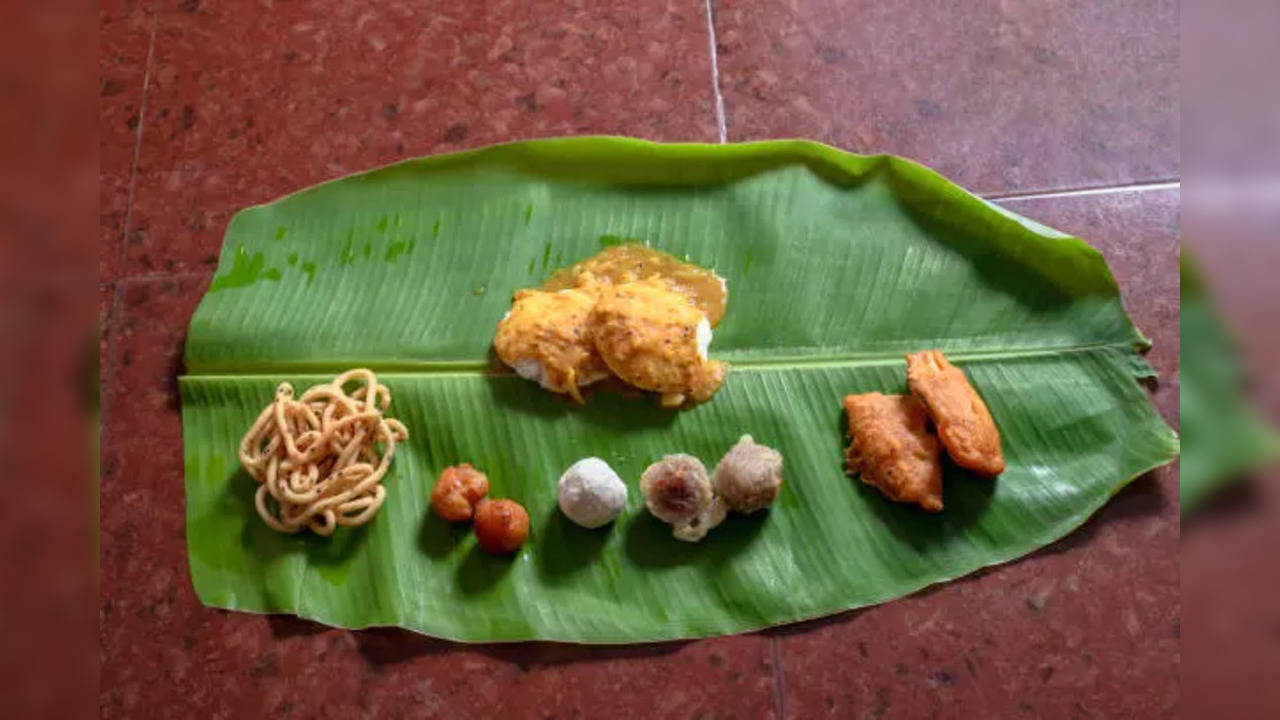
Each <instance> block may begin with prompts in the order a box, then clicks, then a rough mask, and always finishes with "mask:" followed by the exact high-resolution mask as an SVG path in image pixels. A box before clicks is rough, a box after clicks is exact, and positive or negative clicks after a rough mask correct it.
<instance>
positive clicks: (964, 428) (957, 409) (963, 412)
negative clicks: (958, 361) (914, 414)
mask: <svg viewBox="0 0 1280 720" xmlns="http://www.w3.org/2000/svg"><path fill="white" fill-rule="evenodd" d="M907 385H908V386H909V387H910V388H911V393H912V394H913V395H915V396H916V397H918V398H920V401H921V402H923V403H924V406H925V410H927V411H928V412H929V417H930V418H932V419H933V424H934V426H935V427H937V428H938V437H940V438H941V439H942V446H943V447H944V448H946V449H947V454H948V455H950V456H951V459H952V460H955V461H956V464H957V465H959V466H960V467H962V468H966V469H968V470H972V471H973V472H975V473H977V474H978V475H982V476H983V477H995V476H997V475H999V474H1000V473H1002V472H1004V455H1003V454H1002V453H1001V452H1000V431H999V430H997V429H996V422H995V420H993V419H992V418H991V411H990V410H987V404H986V403H984V402H982V398H981V397H980V396H979V395H978V393H977V391H976V390H974V389H973V386H972V385H970V384H969V379H968V378H966V377H965V374H964V371H963V370H961V369H960V368H958V367H956V366H955V365H952V364H951V363H950V362H948V361H947V358H946V356H945V355H943V354H942V351H941V350H924V351H922V352H918V353H912V354H911V355H908V356H907Z"/></svg>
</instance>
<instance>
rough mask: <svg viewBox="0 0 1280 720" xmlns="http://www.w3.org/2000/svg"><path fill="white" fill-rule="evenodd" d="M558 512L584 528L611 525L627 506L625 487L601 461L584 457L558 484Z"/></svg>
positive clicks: (615, 474)
mask: <svg viewBox="0 0 1280 720" xmlns="http://www.w3.org/2000/svg"><path fill="white" fill-rule="evenodd" d="M557 495H558V499H559V503H560V512H563V513H564V514H565V517H567V518H569V519H570V520H572V521H573V522H575V523H577V524H578V525H581V526H582V527H585V528H598V527H601V526H603V525H607V524H609V523H610V522H613V520H614V518H616V517H618V515H619V514H620V513H621V512H622V509H623V508H624V507H626V505H627V485H626V483H624V482H622V478H620V477H618V473H616V472H614V471H613V468H611V467H609V464H608V463H606V462H605V461H604V460H601V459H600V458H595V457H589V458H583V459H582V460H579V461H578V462H576V463H574V464H572V465H570V466H569V469H568V470H565V471H564V474H563V475H561V476H560V481H559V483H558V484H557Z"/></svg>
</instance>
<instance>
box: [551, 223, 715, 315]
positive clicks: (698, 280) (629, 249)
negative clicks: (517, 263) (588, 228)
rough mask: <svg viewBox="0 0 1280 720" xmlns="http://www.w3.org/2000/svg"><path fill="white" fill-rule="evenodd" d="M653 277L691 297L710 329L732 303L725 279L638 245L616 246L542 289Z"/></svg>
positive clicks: (557, 276)
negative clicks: (705, 318) (664, 281)
mask: <svg viewBox="0 0 1280 720" xmlns="http://www.w3.org/2000/svg"><path fill="white" fill-rule="evenodd" d="M654 276H657V277H660V278H662V279H663V280H666V281H667V283H668V284H669V285H670V286H671V287H672V289H674V290H675V291H676V292H679V293H680V294H682V295H684V296H685V297H687V298H689V301H690V302H692V303H693V304H694V305H695V306H696V307H697V308H698V309H699V310H701V311H702V313H703V314H704V315H706V316H707V322H709V323H710V324H711V327H715V326H717V325H719V324H720V319H721V318H722V317H724V311H725V307H726V304H727V303H728V300H729V288H728V285H727V284H726V283H725V281H724V278H722V277H720V276H719V275H716V274H715V273H713V272H711V271H710V270H707V269H706V268H701V267H698V266H697V265H694V264H692V263H687V262H683V261H681V260H679V259H678V258H675V257H673V256H671V255H668V254H667V253H664V252H662V251H660V250H654V249H653V248H650V247H646V246H644V245H641V244H639V243H627V244H623V245H615V246H613V247H610V248H607V249H605V250H602V251H600V252H598V253H596V254H595V255H592V256H591V257H589V258H587V259H586V260H583V261H582V262H580V263H577V264H575V265H573V266H571V267H568V268H565V269H563V270H559V271H557V272H556V273H555V274H553V275H552V276H551V279H550V280H547V282H546V283H544V284H543V285H542V289H543V290H552V291H554V290H564V289H566V288H580V287H582V286H583V285H584V284H589V283H599V284H604V285H621V284H623V283H629V282H635V281H636V280H643V279H645V278H651V277H654Z"/></svg>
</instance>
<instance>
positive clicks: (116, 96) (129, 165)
mask: <svg viewBox="0 0 1280 720" xmlns="http://www.w3.org/2000/svg"><path fill="white" fill-rule="evenodd" d="M98 15H99V37H100V40H99V42H100V44H101V49H100V52H99V55H98V96H99V98H98V153H99V156H98V163H99V170H98V178H99V180H98V197H99V200H98V212H99V215H100V228H101V235H100V241H99V247H98V278H99V280H101V281H103V282H111V281H113V280H115V279H116V277H118V276H119V274H120V261H121V245H120V244H121V239H122V235H123V233H124V225H125V218H126V216H127V215H128V210H129V178H130V175H131V172H132V170H133V151H134V147H135V146H136V145H137V142H136V141H137V126H138V123H139V121H140V113H141V111H142V91H143V81H144V78H145V75H146V64H147V50H148V47H149V45H150V40H151V18H150V16H149V15H147V14H146V13H145V12H143V11H142V10H141V9H140V8H139V7H137V6H136V5H134V4H133V3H122V2H106V3H103V4H102V5H100V6H99V10H98Z"/></svg>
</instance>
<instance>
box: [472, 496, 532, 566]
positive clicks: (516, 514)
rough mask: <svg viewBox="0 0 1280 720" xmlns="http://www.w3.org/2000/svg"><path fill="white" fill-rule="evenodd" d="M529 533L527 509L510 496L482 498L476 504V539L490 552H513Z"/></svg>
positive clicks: (492, 553)
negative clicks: (478, 503) (481, 500)
mask: <svg viewBox="0 0 1280 720" xmlns="http://www.w3.org/2000/svg"><path fill="white" fill-rule="evenodd" d="M527 537H529V513H527V512H525V509H524V508H523V507H521V505H520V503H518V502H516V501H514V500H485V501H484V502H482V503H480V507H478V508H476V540H477V541H478V542H479V543H480V547H481V548H483V549H484V551H485V552H487V553H489V554H490V555H502V554H504V553H510V552H515V551H516V550H519V549H520V546H521V545H524V541H525V538H527Z"/></svg>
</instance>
